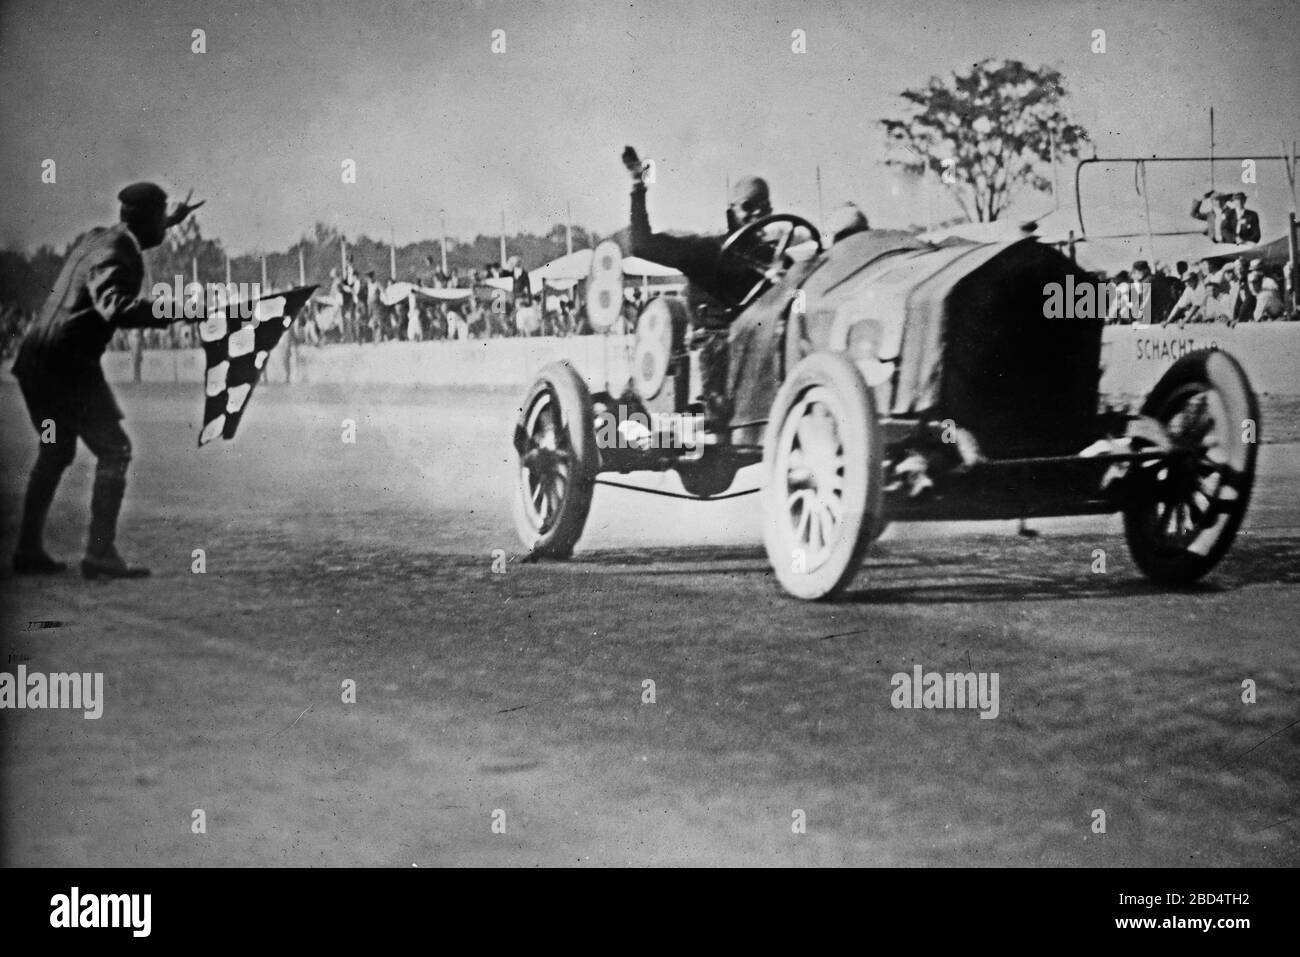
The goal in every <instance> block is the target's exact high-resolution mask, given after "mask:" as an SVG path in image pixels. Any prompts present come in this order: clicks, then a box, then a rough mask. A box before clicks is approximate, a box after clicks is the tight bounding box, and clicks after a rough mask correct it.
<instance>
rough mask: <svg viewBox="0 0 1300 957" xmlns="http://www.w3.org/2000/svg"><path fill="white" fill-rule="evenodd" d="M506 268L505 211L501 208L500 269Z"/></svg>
mask: <svg viewBox="0 0 1300 957" xmlns="http://www.w3.org/2000/svg"><path fill="white" fill-rule="evenodd" d="M505 267H506V210H505V207H504V206H503V207H501V268H502V269H504V268H505Z"/></svg>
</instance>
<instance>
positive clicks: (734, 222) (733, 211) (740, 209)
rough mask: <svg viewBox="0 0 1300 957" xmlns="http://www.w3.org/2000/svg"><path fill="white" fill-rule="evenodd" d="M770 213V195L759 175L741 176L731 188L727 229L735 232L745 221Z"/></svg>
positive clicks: (749, 221) (748, 221) (751, 220)
mask: <svg viewBox="0 0 1300 957" xmlns="http://www.w3.org/2000/svg"><path fill="white" fill-rule="evenodd" d="M771 214H772V195H771V192H770V191H769V190H768V188H767V180H765V179H763V177H761V176H749V175H746V176H742V177H740V179H738V180H736V185H735V186H733V187H732V188H731V201H730V203H729V204H728V205H727V230H728V232H735V231H736V230H737V229H739V228H740V227H741V226H744V225H745V224H746V223H752V222H753V221H754V220H756V219H762V218H763V217H764V216H770V215H771Z"/></svg>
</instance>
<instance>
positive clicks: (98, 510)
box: [14, 183, 203, 578]
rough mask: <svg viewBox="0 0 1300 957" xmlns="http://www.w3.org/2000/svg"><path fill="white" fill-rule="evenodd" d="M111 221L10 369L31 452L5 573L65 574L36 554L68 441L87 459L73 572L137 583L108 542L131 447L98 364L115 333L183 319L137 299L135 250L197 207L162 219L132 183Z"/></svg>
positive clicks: (61, 281) (151, 194)
mask: <svg viewBox="0 0 1300 957" xmlns="http://www.w3.org/2000/svg"><path fill="white" fill-rule="evenodd" d="M117 198H118V200H119V201H120V202H121V204H122V206H121V215H120V219H121V222H119V223H118V224H117V225H115V226H110V227H97V228H95V229H92V230H91V231H90V232H88V233H86V234H85V235H83V236H82V237H81V238H80V239H78V240H77V242H76V243H75V244H74V245H73V247H72V249H71V250H70V251H69V252H68V257H67V260H66V261H65V262H64V264H63V270H62V272H60V274H59V278H58V281H57V282H56V283H55V284H54V288H53V289H52V290H51V292H50V296H49V299H47V300H46V302H45V307H44V308H43V309H42V310H41V314H40V317H39V318H38V319H37V321H36V322H35V323H33V325H32V327H31V329H30V330H28V332H27V335H26V336H25V337H24V339H23V342H22V345H21V346H20V347H19V349H18V358H17V361H16V362H15V363H14V375H15V376H16V377H17V379H18V383H19V386H20V387H21V389H22V393H23V399H24V401H25V402H26V403H27V411H28V413H29V415H30V416H31V420H32V424H33V425H34V426H35V427H36V432H37V435H38V436H39V437H40V444H39V446H38V449H37V453H36V464H35V466H33V468H32V474H31V478H30V479H29V480H28V483H27V497H26V499H25V500H24V502H23V517H22V525H21V528H20V531H19V537H18V549H17V551H16V552H15V553H14V571H15V573H17V574H20V575H40V574H51V573H54V572H60V571H63V570H64V569H65V568H66V567H67V565H66V564H64V563H63V562H60V561H55V560H54V559H53V558H51V557H50V556H49V555H48V554H47V553H46V551H45V547H44V544H43V536H44V529H45V517H46V515H47V514H48V513H49V510H50V503H51V502H52V501H53V500H54V493H55V490H56V489H57V488H58V486H59V479H60V478H61V477H62V476H63V471H64V469H66V468H67V467H68V465H69V464H71V462H72V459H73V456H75V455H76V451H77V439H78V438H80V439H81V441H83V442H85V443H86V447H87V448H88V449H90V451H91V452H93V453H94V454H95V458H96V459H97V464H96V467H95V482H94V488H93V492H92V494H91V501H90V534H89V538H88V541H87V542H86V556H85V558H84V559H83V561H82V563H81V571H82V574H83V575H85V576H86V577H87V578H98V577H101V576H103V577H108V578H141V577H144V576H145V575H148V574H149V570H148V569H147V568H138V567H132V566H130V565H127V563H126V562H125V561H123V560H122V557H121V556H120V555H119V554H118V553H117V548H116V546H115V545H114V539H115V538H116V533H117V516H118V512H119V511H121V508H122V496H123V494H124V493H125V492H126V470H127V465H128V464H129V463H130V461H131V441H130V440H129V439H128V438H127V436H126V432H124V431H123V429H122V423H121V420H122V411H121V409H120V408H118V405H117V401H116V399H114V397H113V392H112V390H111V389H109V387H108V382H107V380H105V378H104V372H103V369H101V368H100V364H99V360H100V357H101V356H102V355H103V354H104V349H105V348H106V347H107V345H108V342H109V340H110V339H112V337H113V333H114V332H116V331H117V330H118V329H141V328H162V327H165V326H167V325H168V324H169V323H171V322H172V321H174V320H176V319H183V318H184V309H182V308H179V307H180V305H181V304H179V303H177V304H176V306H177V308H175V309H173V310H158V311H159V312H162V313H163V315H162V316H157V315H155V309H154V302H153V300H151V299H149V298H148V297H147V296H146V295H144V292H143V285H144V257H143V255H142V250H145V249H152V248H154V247H155V246H157V245H159V244H160V243H161V242H162V240H163V236H164V234H165V233H166V232H167V229H168V227H171V226H176V225H178V224H180V223H181V222H183V221H184V220H185V218H186V217H187V216H188V215H189V214H190V213H191V212H193V211H194V210H196V209H198V208H199V207H200V206H202V205H203V203H201V202H200V203H194V204H192V205H191V204H190V202H189V197H186V200H185V202H182V203H180V204H178V205H177V206H176V208H175V209H174V210H173V211H172V212H171V213H170V214H169V213H168V212H167V194H166V193H165V192H163V190H162V189H161V188H160V187H158V186H156V185H154V184H153V183H135V184H133V185H131V186H128V187H126V188H125V189H124V190H122V191H121V192H120V193H118V195H117Z"/></svg>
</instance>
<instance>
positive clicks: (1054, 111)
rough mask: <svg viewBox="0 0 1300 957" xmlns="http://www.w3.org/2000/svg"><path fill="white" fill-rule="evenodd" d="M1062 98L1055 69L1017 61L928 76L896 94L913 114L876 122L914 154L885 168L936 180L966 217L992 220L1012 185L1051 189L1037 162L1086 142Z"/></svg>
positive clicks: (1060, 81) (1003, 207) (1008, 199)
mask: <svg viewBox="0 0 1300 957" xmlns="http://www.w3.org/2000/svg"><path fill="white" fill-rule="evenodd" d="M1066 95H1067V93H1066V89H1065V83H1064V81H1063V78H1062V76H1061V74H1060V73H1059V72H1058V71H1056V70H1053V69H1051V68H1050V67H1040V68H1039V69H1037V70H1035V69H1032V68H1030V67H1028V66H1026V65H1025V64H1024V63H1021V62H1020V61H1019V60H993V59H990V60H984V61H983V62H981V63H976V64H975V65H974V66H973V67H972V68H971V70H970V72H968V73H965V74H957V73H954V74H953V76H952V79H951V81H945V80H943V79H941V78H939V77H937V76H934V77H931V78H930V82H929V83H928V84H927V85H926V86H925V87H924V88H923V89H919V90H904V91H903V92H902V93H901V94H900V96H902V98H903V99H904V100H906V101H907V102H908V103H910V104H912V105H913V106H914V107H915V108H916V109H915V110H914V111H913V112H912V114H911V115H910V116H907V117H904V118H902V119H885V120H882V121H881V122H882V123H883V124H884V127H885V131H886V133H887V135H888V136H889V138H890V141H891V142H893V143H896V144H898V145H900V146H902V147H904V148H906V149H907V150H909V151H910V152H911V153H912V154H913V155H912V156H911V157H908V158H907V159H898V158H891V159H889V160H888V165H891V166H897V167H900V168H902V169H905V170H907V171H909V172H911V173H916V174H918V175H919V174H924V173H925V172H926V171H927V170H928V171H930V172H933V173H936V174H938V176H939V179H940V181H941V182H942V183H944V184H945V185H947V186H948V187H949V189H951V191H952V193H953V195H954V196H955V197H956V198H957V202H958V203H960V204H961V208H962V210H963V211H964V212H965V213H966V217H967V219H971V220H977V221H979V222H982V223H988V222H993V221H994V220H996V219H997V218H998V216H1000V215H1001V214H1002V213H1004V212H1005V211H1006V209H1007V206H1008V205H1009V204H1010V202H1011V194H1012V192H1013V190H1014V189H1015V188H1016V187H1018V186H1028V187H1030V188H1032V189H1036V190H1046V189H1048V188H1049V187H1050V186H1051V180H1049V179H1048V178H1047V177H1045V176H1044V175H1043V174H1042V173H1041V172H1040V166H1039V164H1045V163H1050V162H1051V161H1052V160H1053V156H1055V158H1056V159H1061V158H1065V157H1073V156H1078V155H1079V149H1080V147H1081V146H1082V144H1083V143H1085V142H1087V140H1088V132H1087V130H1085V129H1084V128H1083V127H1082V126H1079V125H1078V124H1076V123H1072V122H1070V120H1069V118H1068V117H1067V116H1066V115H1065V113H1064V112H1063V111H1062V109H1061V103H1062V101H1063V100H1064V99H1065V97H1066ZM972 209H973V211H974V215H973V216H972Z"/></svg>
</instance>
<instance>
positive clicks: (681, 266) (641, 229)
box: [631, 182, 721, 282]
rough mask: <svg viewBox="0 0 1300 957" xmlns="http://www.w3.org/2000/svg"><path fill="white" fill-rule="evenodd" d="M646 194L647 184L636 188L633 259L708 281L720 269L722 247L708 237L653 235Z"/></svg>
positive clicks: (634, 192)
mask: <svg viewBox="0 0 1300 957" xmlns="http://www.w3.org/2000/svg"><path fill="white" fill-rule="evenodd" d="M645 194H646V188H645V183H640V182H638V183H634V184H633V185H632V230H631V240H632V242H631V246H632V248H631V253H632V255H633V256H640V257H641V258H642V259H648V260H650V261H651V262H654V263H659V265H661V266H668V267H670V268H672V269H677V270H680V271H681V272H682V273H684V274H685V275H686V277H687V278H688V279H693V280H695V281H697V282H699V281H701V280H704V281H708V280H709V279H710V278H711V277H712V276H713V274H714V271H715V270H716V268H717V264H718V251H719V249H720V248H721V244H720V243H719V242H718V240H717V239H716V238H710V237H708V236H671V235H669V234H668V233H656V232H654V231H652V230H651V229H650V215H649V213H647V212H646V204H645Z"/></svg>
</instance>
